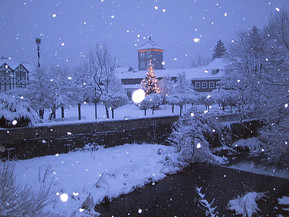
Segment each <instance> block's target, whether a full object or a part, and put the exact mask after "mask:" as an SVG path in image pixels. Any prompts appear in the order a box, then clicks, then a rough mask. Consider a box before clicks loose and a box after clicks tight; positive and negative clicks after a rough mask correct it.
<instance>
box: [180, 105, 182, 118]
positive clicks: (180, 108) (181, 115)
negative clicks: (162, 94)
mask: <svg viewBox="0 0 289 217" xmlns="http://www.w3.org/2000/svg"><path fill="white" fill-rule="evenodd" d="M182 113H183V106H182V105H180V117H182Z"/></svg>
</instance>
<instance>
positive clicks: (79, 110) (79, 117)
mask: <svg viewBox="0 0 289 217" xmlns="http://www.w3.org/2000/svg"><path fill="white" fill-rule="evenodd" d="M78 120H81V104H80V103H78Z"/></svg>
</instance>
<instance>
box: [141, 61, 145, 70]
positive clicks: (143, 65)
mask: <svg viewBox="0 0 289 217" xmlns="http://www.w3.org/2000/svg"><path fill="white" fill-rule="evenodd" d="M145 67H146V66H145V62H144V61H141V62H140V69H145Z"/></svg>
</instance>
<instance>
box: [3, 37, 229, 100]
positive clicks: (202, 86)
mask: <svg viewBox="0 0 289 217" xmlns="http://www.w3.org/2000/svg"><path fill="white" fill-rule="evenodd" d="M137 53H138V70H134V69H133V68H132V67H118V68H116V76H117V77H119V78H120V79H121V83H122V86H123V87H124V89H125V91H126V92H127V95H128V97H129V98H130V97H131V95H132V93H133V92H134V91H135V90H137V89H139V88H140V84H141V81H142V80H143V78H145V77H146V73H147V70H148V67H149V64H150V62H152V64H153V68H154V72H155V74H156V76H157V78H158V79H162V78H164V77H170V78H171V79H172V80H176V78H177V76H178V74H181V73H184V74H185V75H186V78H187V79H189V80H190V81H191V82H192V84H193V85H194V88H195V90H196V91H198V92H211V91H212V90H214V89H215V88H216V87H217V83H218V81H220V80H221V79H222V77H223V76H224V74H225V71H224V70H225V65H226V64H225V62H224V60H223V59H222V58H217V59H214V60H213V61H212V62H211V63H210V64H208V65H207V66H205V67H201V68H187V69H165V68H164V60H163V53H164V50H163V49H162V48H161V47H159V46H157V45H156V44H155V43H154V42H153V41H152V40H151V38H149V40H148V41H147V42H146V43H144V44H143V45H142V46H141V47H139V48H138V50H137ZM31 71H32V65H31V64H30V63H29V62H25V61H22V62H19V61H14V60H11V59H7V58H3V57H2V58H1V59H0V92H3V91H7V90H11V89H14V88H18V87H21V88H25V87H26V86H27V85H28V84H29V74H30V72H31Z"/></svg>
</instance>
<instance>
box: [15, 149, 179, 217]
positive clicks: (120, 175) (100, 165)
mask: <svg viewBox="0 0 289 217" xmlns="http://www.w3.org/2000/svg"><path fill="white" fill-rule="evenodd" d="M180 164H181V163H180V162H179V161H178V154H177V153H176V152H175V148H174V147H169V146H163V145H151V144H142V145H137V144H126V145H122V146H118V147H114V148H107V149H104V148H101V147H100V148H99V149H98V150H93V149H90V150H85V151H84V150H81V151H77V152H71V153H68V154H57V155H55V156H45V157H37V158H33V159H29V160H19V161H16V166H15V175H16V176H17V178H16V180H17V182H18V183H19V184H20V185H21V186H23V187H24V186H25V185H27V186H31V188H32V189H33V190H34V191H35V192H38V191H39V187H40V182H39V177H42V179H43V174H44V173H45V171H46V172H49V173H48V174H49V176H48V177H46V182H47V185H49V182H50V180H51V179H53V183H52V186H51V190H50V195H49V199H51V200H53V201H55V203H54V204H53V205H50V206H49V207H47V210H49V211H51V210H54V212H55V213H56V214H61V216H71V215H72V214H73V215H74V214H75V216H89V215H90V214H93V213H94V211H93V207H89V208H92V211H91V212H90V213H89V212H88V211H87V210H84V209H82V208H83V203H84V201H85V200H86V199H87V198H89V197H90V198H93V201H94V203H93V204H98V203H101V202H102V201H103V199H104V198H105V197H108V198H109V199H110V198H115V197H118V196H119V195H121V194H127V193H129V192H131V191H133V190H134V189H135V188H138V187H142V186H144V185H145V184H148V183H150V184H152V185H154V183H155V182H156V181H159V180H161V179H163V178H164V177H166V174H171V173H176V172H177V171H178V170H179V169H180V168H179V166H180ZM39 171H40V176H39ZM40 180H41V179H40ZM87 204H90V206H92V205H91V204H92V203H91V199H90V202H89V201H87V202H86V205H87ZM88 206H89V205H88Z"/></svg>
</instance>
